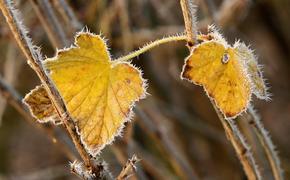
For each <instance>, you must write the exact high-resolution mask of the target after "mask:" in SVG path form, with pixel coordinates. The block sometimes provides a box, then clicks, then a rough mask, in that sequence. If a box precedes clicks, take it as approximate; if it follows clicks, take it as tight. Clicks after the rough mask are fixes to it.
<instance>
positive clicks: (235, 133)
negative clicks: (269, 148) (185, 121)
mask: <svg viewBox="0 0 290 180" xmlns="http://www.w3.org/2000/svg"><path fill="white" fill-rule="evenodd" d="M211 103H212V105H213V107H214V109H215V111H216V113H217V115H218V117H219V119H220V121H221V123H222V125H223V127H224V129H225V133H226V135H227V138H228V139H229V141H231V143H232V145H233V147H234V149H235V151H236V153H237V155H238V158H239V159H240V161H241V164H242V165H243V168H244V171H245V173H246V175H247V177H248V179H251V180H252V179H261V173H260V171H259V169H258V167H257V165H256V162H255V159H254V157H253V154H252V152H251V151H250V147H249V145H248V144H247V143H246V142H245V139H244V137H243V136H242V134H241V132H240V131H239V129H238V127H237V126H236V124H235V123H234V122H233V121H232V120H230V119H225V118H224V116H223V115H222V114H221V112H220V111H219V109H218V108H217V106H216V105H215V104H214V102H213V100H211Z"/></svg>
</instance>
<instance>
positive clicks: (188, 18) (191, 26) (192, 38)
mask: <svg viewBox="0 0 290 180" xmlns="http://www.w3.org/2000/svg"><path fill="white" fill-rule="evenodd" d="M180 5H181V9H182V14H183V19H184V24H185V31H186V35H187V43H188V45H189V46H190V47H191V46H193V45H194V43H195V42H196V34H197V33H196V31H197V27H196V26H197V23H196V17H195V13H196V9H195V6H194V5H193V3H192V2H191V0H180Z"/></svg>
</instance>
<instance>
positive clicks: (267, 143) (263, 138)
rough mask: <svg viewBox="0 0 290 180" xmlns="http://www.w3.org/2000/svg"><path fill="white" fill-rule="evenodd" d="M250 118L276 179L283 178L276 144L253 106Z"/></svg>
mask: <svg viewBox="0 0 290 180" xmlns="http://www.w3.org/2000/svg"><path fill="white" fill-rule="evenodd" d="M248 115H250V117H249V118H247V119H248V121H249V124H250V125H251V126H252V127H253V128H254V130H255V131H254V132H255V133H256V135H257V136H258V139H259V141H260V142H261V144H262V146H263V148H264V150H265V152H266V155H267V158H268V160H269V162H270V165H271V168H272V171H273V176H274V178H275V179H276V180H283V179H284V176H283V170H282V168H281V162H280V159H279V156H278V153H277V152H276V150H275V145H274V144H273V142H272V140H271V138H270V136H269V133H268V131H267V130H266V129H265V127H264V125H263V123H262V122H261V120H260V117H259V115H258V114H257V113H256V111H255V110H254V108H253V107H250V108H249V109H248Z"/></svg>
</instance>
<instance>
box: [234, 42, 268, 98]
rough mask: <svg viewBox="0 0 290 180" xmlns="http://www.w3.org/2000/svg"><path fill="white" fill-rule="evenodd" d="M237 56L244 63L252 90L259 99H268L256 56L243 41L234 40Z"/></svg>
mask: <svg viewBox="0 0 290 180" xmlns="http://www.w3.org/2000/svg"><path fill="white" fill-rule="evenodd" d="M234 48H235V50H236V51H237V54H238V56H239V57H240V59H242V60H243V61H244V62H245V63H246V67H247V72H248V74H249V76H250V80H251V85H252V91H253V93H254V94H255V95H256V96H257V97H258V98H260V99H265V100H269V99H270V95H269V93H268V88H267V86H266V84H265V80H264V78H263V74H262V71H261V66H260V65H259V64H258V61H257V58H256V56H255V55H254V53H253V50H251V49H250V48H249V47H247V46H246V45H245V44H244V43H240V42H236V43H235V45H234Z"/></svg>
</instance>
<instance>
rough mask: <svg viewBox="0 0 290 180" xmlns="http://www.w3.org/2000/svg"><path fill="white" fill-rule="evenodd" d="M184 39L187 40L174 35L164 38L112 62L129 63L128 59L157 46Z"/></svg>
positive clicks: (185, 37) (182, 36) (183, 36)
mask: <svg viewBox="0 0 290 180" xmlns="http://www.w3.org/2000/svg"><path fill="white" fill-rule="evenodd" d="M186 39H187V36H185V35H174V36H169V37H165V38H163V39H159V40H155V41H153V42H151V43H149V44H147V45H145V46H143V47H142V48H140V49H139V50H137V51H134V52H131V53H130V54H128V55H126V56H122V57H119V58H117V59H115V60H113V61H114V62H121V61H129V60H130V59H132V58H134V57H137V56H139V55H140V54H143V53H145V52H146V51H149V50H151V49H152V48H154V47H156V46H159V45H161V44H165V43H169V42H172V41H185V40H186Z"/></svg>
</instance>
